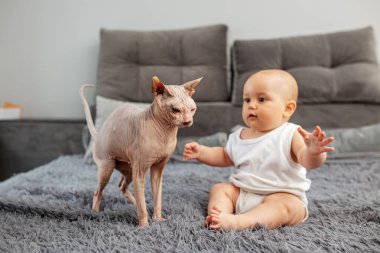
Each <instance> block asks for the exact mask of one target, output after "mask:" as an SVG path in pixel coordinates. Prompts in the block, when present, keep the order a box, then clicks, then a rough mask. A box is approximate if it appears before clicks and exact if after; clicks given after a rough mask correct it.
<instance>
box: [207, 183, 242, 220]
mask: <svg viewBox="0 0 380 253" xmlns="http://www.w3.org/2000/svg"><path fill="white" fill-rule="evenodd" d="M239 193H240V188H238V187H236V186H234V185H233V184H232V183H219V184H215V185H213V186H212V187H211V190H210V194H209V201H208V208H207V217H206V219H205V225H206V226H208V225H210V223H211V216H210V214H211V211H212V210H213V207H214V206H216V207H217V208H219V209H220V210H222V211H223V212H225V213H233V212H234V210H235V205H236V200H237V198H238V196H239Z"/></svg>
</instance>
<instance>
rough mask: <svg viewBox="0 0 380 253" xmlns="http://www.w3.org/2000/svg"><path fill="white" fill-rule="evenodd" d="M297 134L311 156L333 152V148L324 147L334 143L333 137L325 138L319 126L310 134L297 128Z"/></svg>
mask: <svg viewBox="0 0 380 253" xmlns="http://www.w3.org/2000/svg"><path fill="white" fill-rule="evenodd" d="M298 132H299V133H300V134H301V136H302V138H303V140H304V141H305V144H306V147H307V149H308V152H310V154H312V155H319V154H322V153H324V152H331V151H334V150H335V149H334V148H333V147H326V145H327V144H329V143H330V142H332V141H334V137H328V138H325V137H326V134H325V132H323V131H322V130H321V128H320V127H319V126H316V127H315V129H314V131H313V132H312V133H309V132H307V131H306V130H305V129H303V128H302V127H299V128H298Z"/></svg>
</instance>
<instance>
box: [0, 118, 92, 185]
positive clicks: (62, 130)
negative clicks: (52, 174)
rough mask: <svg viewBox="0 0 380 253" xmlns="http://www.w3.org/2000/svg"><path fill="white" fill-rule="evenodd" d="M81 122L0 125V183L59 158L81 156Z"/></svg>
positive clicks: (28, 121)
mask: <svg viewBox="0 0 380 253" xmlns="http://www.w3.org/2000/svg"><path fill="white" fill-rule="evenodd" d="M84 125H85V122H84V121H83V120H10V121H0V181H2V180H4V179H6V178H8V177H10V176H12V175H14V174H16V173H20V172H24V171H27V170H30V169H32V168H34V167H37V166H40V165H42V164H45V163H47V162H49V161H51V160H53V159H55V158H57V157H59V156H60V155H66V154H80V153H84V149H83V145H82V129H83V126H84Z"/></svg>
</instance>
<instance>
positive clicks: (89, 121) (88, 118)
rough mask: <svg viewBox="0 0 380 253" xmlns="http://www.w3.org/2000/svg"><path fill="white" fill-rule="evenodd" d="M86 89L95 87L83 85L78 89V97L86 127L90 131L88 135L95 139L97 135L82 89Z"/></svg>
mask: <svg viewBox="0 0 380 253" xmlns="http://www.w3.org/2000/svg"><path fill="white" fill-rule="evenodd" d="M87 87H95V85H93V84H83V85H82V86H81V87H80V89H79V96H80V98H81V100H82V104H83V109H84V113H85V115H86V121H87V127H88V129H89V130H90V134H91V136H92V138H94V139H95V137H96V136H97V135H98V132H97V131H96V128H95V125H94V121H93V120H92V117H91V112H90V106H89V105H88V103H87V100H86V97H85V96H84V89H85V88H87Z"/></svg>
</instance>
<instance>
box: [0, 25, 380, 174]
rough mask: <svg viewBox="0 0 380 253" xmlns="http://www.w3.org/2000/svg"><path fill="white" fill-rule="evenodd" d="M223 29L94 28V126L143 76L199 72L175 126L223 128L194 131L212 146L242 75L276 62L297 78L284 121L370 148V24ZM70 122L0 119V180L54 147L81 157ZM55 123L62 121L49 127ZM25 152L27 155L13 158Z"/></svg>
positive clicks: (78, 135)
mask: <svg viewBox="0 0 380 253" xmlns="http://www.w3.org/2000/svg"><path fill="white" fill-rule="evenodd" d="M227 35H228V29H227V26H225V25H212V26H205V27H196V28H190V29H181V30H170V31H150V32H147V31H145V32H142V31H127V30H107V29H102V30H101V32H100V50H99V66H98V74H97V83H96V103H95V108H94V110H93V113H94V118H95V123H96V125H97V127H100V126H101V125H102V122H103V121H104V120H105V118H106V117H107V115H108V114H109V113H110V112H111V111H112V110H113V109H114V108H115V107H116V106H118V105H120V103H123V102H126V101H128V102H130V103H136V104H138V105H141V106H146V105H147V104H149V103H150V102H151V101H152V94H151V78H152V76H153V75H157V76H158V77H159V78H160V79H161V80H162V81H163V82H164V83H165V84H180V83H183V82H185V81H188V80H193V79H195V78H198V77H201V76H203V77H204V78H203V80H202V82H201V84H200V85H199V86H198V88H197V91H196V93H195V94H194V96H193V97H194V99H195V101H196V102H197V107H198V110H197V112H196V114H195V119H194V125H193V126H192V127H191V128H186V129H180V131H179V136H180V137H195V136H198V137H199V136H210V135H212V134H215V133H218V132H219V133H220V132H222V133H225V135H224V139H223V138H222V139H223V140H221V141H219V140H218V139H217V140H215V139H213V138H206V139H203V140H207V142H206V143H205V144H207V143H213V144H215V145H217V144H218V143H219V144H220V143H223V141H225V138H226V137H225V136H226V135H227V134H228V133H229V132H230V130H231V128H232V127H234V126H235V125H239V124H243V122H242V119H241V104H242V99H241V94H242V87H243V85H244V82H245V80H246V79H247V78H248V76H250V75H251V74H253V73H255V72H256V71H258V70H261V69H268V68H279V69H285V70H287V71H289V72H290V73H292V74H293V75H294V76H295V78H296V79H297V81H298V84H299V90H300V97H299V104H298V108H297V111H296V113H295V115H294V116H293V117H292V118H291V121H292V122H295V123H297V124H300V125H302V126H303V127H305V128H312V127H314V126H315V125H317V124H318V125H320V126H321V127H323V128H324V129H328V134H332V135H334V136H336V137H337V141H336V142H334V145H336V147H337V150H338V151H340V152H357V151H380V143H379V142H380V141H379V137H378V136H379V135H380V71H379V66H378V60H377V55H376V50H375V49H376V45H375V39H374V32H373V28H371V27H365V28H361V29H356V30H351V31H343V32H335V33H328V34H318V35H307V36H297V37H289V38H277V39H267V40H235V41H234V42H233V44H232V45H231V46H229V45H227ZM78 85H79V84H78ZM78 99H79V98H78ZM78 110H83V109H82V108H78ZM95 115H96V116H95ZM80 126H85V122H84V121H75V122H73V121H71V122H63V121H42V122H39V121H36V120H34V121H21V122H0V148H1V151H2V152H1V156H0V167H1V168H5V169H2V170H1V171H0V180H2V179H5V178H7V177H9V176H11V175H13V174H15V173H18V172H22V171H25V170H29V169H31V168H33V167H35V166H38V165H41V164H44V163H46V162H48V161H50V160H52V159H54V158H56V157H57V156H59V155H63V154H73V153H82V152H85V153H86V157H87V158H89V157H91V145H89V147H88V148H86V149H85V148H84V147H83V146H82V141H83V142H84V143H85V144H87V143H88V142H89V138H88V137H89V135H88V132H87V131H83V134H82V131H81V130H80V129H81V127H80ZM21 128H22V129H24V130H25V131H22V133H23V134H20V133H19V132H20V131H19V130H20V129H21ZM57 128H59V129H62V130H60V131H58V132H59V135H58V134H57V131H56V129H57ZM82 137H83V138H82ZM219 137H220V136H219ZM68 139H69V142H65V141H62V140H68ZM186 140H187V139H186ZM67 143H70V144H69V145H68V144H67ZM180 144H183V141H182V142H180ZM29 147H33V148H29ZM180 150H181V146H179V147H178V148H177V150H176V152H177V155H178V154H179V153H180ZM25 154H28V157H27V158H26V159H20V158H22V157H25Z"/></svg>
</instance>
